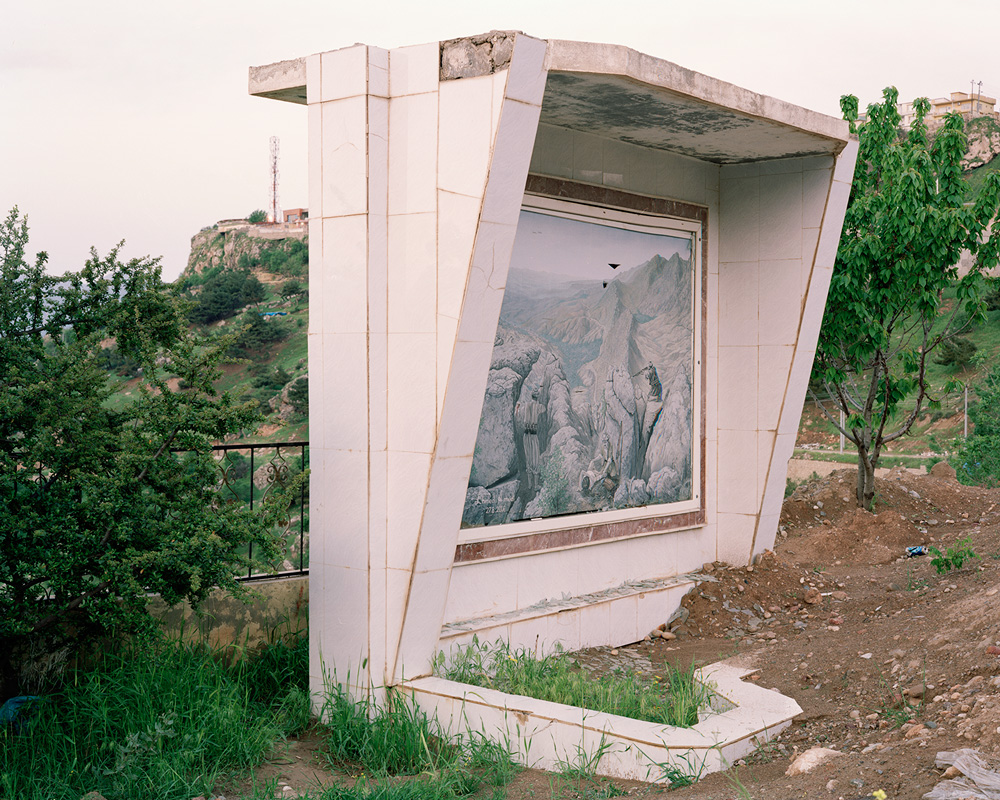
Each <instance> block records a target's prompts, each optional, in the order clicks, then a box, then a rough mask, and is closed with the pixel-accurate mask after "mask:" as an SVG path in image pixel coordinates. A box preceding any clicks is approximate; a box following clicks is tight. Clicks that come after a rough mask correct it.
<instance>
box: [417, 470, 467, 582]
mask: <svg viewBox="0 0 1000 800" xmlns="http://www.w3.org/2000/svg"><path fill="white" fill-rule="evenodd" d="M471 469H472V458H471V456H464V457H458V458H436V459H435V460H434V464H433V466H432V468H431V479H430V487H429V489H428V492H427V504H426V506H425V509H424V516H423V523H422V526H421V529H420V547H419V549H418V551H417V561H416V568H417V570H419V571H424V572H426V571H428V570H435V569H445V568H448V567H450V566H451V565H452V562H453V561H454V560H455V547H456V545H457V544H458V529H459V526H460V525H461V523H462V509H463V507H464V505H465V492H466V488H467V487H468V485H469V472H470V470H471Z"/></svg>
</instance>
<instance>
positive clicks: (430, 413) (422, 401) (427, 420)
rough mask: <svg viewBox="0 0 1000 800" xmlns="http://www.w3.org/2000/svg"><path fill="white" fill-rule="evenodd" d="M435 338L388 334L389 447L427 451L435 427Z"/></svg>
mask: <svg viewBox="0 0 1000 800" xmlns="http://www.w3.org/2000/svg"><path fill="white" fill-rule="evenodd" d="M436 355H437V337H436V336H435V334H433V333H390V334H389V392H388V396H389V413H388V430H389V441H388V448H389V450H403V451H407V452H412V453H430V452H432V451H433V449H434V439H435V435H436V429H437V396H436V391H435V383H436V381H437V369H436V367H435V364H434V361H435V357H436Z"/></svg>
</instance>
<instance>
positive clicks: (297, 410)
mask: <svg viewBox="0 0 1000 800" xmlns="http://www.w3.org/2000/svg"><path fill="white" fill-rule="evenodd" d="M308 253H309V248H308V237H307V235H306V230H305V229H304V228H302V229H291V230H279V229H275V228H272V227H269V226H265V225H250V224H249V223H246V222H245V221H242V220H233V221H225V222H220V223H218V224H216V225H213V226H211V227H209V228H204V229H202V230H201V231H199V232H198V233H197V234H195V235H194V236H193V237H192V238H191V255H190V257H189V259H188V265H187V267H186V269H185V270H184V272H183V273H182V274H181V276H180V278H178V283H179V285H180V286H181V288H182V289H183V290H184V292H185V293H186V294H187V295H188V297H190V299H191V301H192V303H193V304H194V307H193V309H192V312H191V320H192V324H195V325H197V326H198V327H200V328H201V329H202V330H203V331H205V332H206V333H208V334H209V335H213V336H214V335H223V334H226V333H229V332H231V331H232V330H233V329H234V328H236V327H238V328H239V329H240V331H241V332H240V334H239V336H238V337H237V340H236V342H235V343H234V344H233V345H232V347H231V348H230V352H231V353H232V356H233V360H232V362H231V363H229V364H227V365H226V366H225V368H224V372H225V374H224V376H223V377H222V379H221V380H220V381H219V382H218V386H219V388H220V389H222V390H225V391H229V392H232V393H233V394H235V395H237V396H240V397H245V398H250V399H254V400H256V401H257V402H258V403H260V406H261V409H262V410H263V411H264V412H265V414H266V415H267V418H266V420H265V423H264V424H263V425H262V426H261V428H260V429H258V430H257V431H256V432H254V433H253V434H252V435H248V438H250V439H253V440H257V441H265V440H266V441H292V440H295V441H298V440H304V439H308V438H309V421H308V388H307V384H308V381H307V378H308V359H307V349H308V348H307V330H308V319H309V291H308V272H309V264H308ZM127 391H128V384H127V383H126V384H124V385H123V392H127Z"/></svg>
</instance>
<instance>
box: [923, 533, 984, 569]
mask: <svg viewBox="0 0 1000 800" xmlns="http://www.w3.org/2000/svg"><path fill="white" fill-rule="evenodd" d="M927 549H928V550H929V551H930V553H931V555H933V556H934V558H932V559H931V564H933V565H934V569H936V570H937V572H938V575H941V574H943V573H945V572H950V571H951V570H952V569H961V568H962V564H964V563H965V562H966V561H972V560H973V559H975V558H979V556H977V555H976V553H975V551H974V550H973V549H972V539H971V538H969V537H968V536H967V537H966V538H964V539H962V540H961V541H959V542H955V544H954V545H952V546H951V547H949V548H948V549H947V550H946V551H945V552H944V553H942V552H941V551H940V550H938V549H937V548H936V547H928V548H927Z"/></svg>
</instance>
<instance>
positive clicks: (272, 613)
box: [149, 577, 309, 647]
mask: <svg viewBox="0 0 1000 800" xmlns="http://www.w3.org/2000/svg"><path fill="white" fill-rule="evenodd" d="M249 588H250V591H251V595H250V596H248V597H247V598H246V599H245V600H243V599H239V598H235V597H233V596H232V595H229V594H226V593H225V592H221V591H219V590H216V591H214V592H212V594H211V595H209V597H208V599H207V600H206V601H205V602H204V603H203V604H202V606H201V608H200V609H199V610H198V611H197V612H196V611H194V610H192V608H191V607H190V606H189V605H188V604H187V603H180V604H178V605H176V606H173V607H172V608H170V607H168V606H167V605H166V603H164V602H163V600H161V599H160V598H159V597H152V598H150V600H149V613H150V614H152V615H153V616H154V617H156V618H158V619H159V620H160V621H161V623H162V625H163V630H164V632H165V633H166V634H167V636H169V637H171V638H178V639H180V638H183V639H184V640H185V641H196V642H203V643H205V644H208V645H209V646H211V647H226V646H228V645H232V644H238V645H246V646H248V647H255V646H257V645H259V644H261V643H264V642H270V641H274V640H276V639H279V638H281V637H282V636H287V635H291V634H296V633H301V632H304V631H305V630H307V627H308V621H309V578H308V577H294V578H279V579H276V580H269V581H260V582H259V583H253V584H250V586H249Z"/></svg>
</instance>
